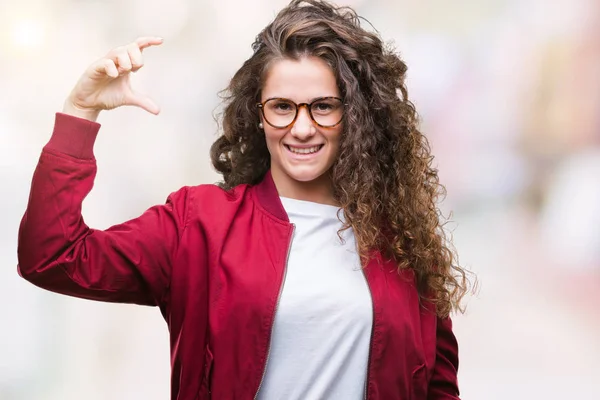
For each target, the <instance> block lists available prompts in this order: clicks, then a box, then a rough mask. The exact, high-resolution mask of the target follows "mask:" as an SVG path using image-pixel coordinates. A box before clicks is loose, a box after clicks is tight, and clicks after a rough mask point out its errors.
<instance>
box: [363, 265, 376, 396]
mask: <svg viewBox="0 0 600 400" xmlns="http://www.w3.org/2000/svg"><path fill="white" fill-rule="evenodd" d="M362 273H363V275H364V277H365V281H366V282H367V288H368V289H369V296H370V297H371V307H372V309H373V321H372V322H371V335H370V336H369V355H368V356H367V374H366V376H365V400H367V399H368V398H369V369H370V366H371V347H372V346H373V330H374V329H375V304H373V292H372V291H371V286H370V285H369V279H367V274H366V273H365V269H364V268H362Z"/></svg>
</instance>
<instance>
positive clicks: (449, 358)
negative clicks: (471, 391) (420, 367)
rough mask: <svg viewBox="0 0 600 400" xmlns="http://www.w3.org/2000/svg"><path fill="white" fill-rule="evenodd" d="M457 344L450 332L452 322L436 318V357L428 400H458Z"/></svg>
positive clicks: (448, 319)
mask: <svg viewBox="0 0 600 400" xmlns="http://www.w3.org/2000/svg"><path fill="white" fill-rule="evenodd" d="M457 373H458V343H457V341H456V337H455V336H454V333H453V332H452V320H451V319H450V317H448V318H444V319H441V318H438V319H437V328H436V357H435V366H434V369H433V375H432V376H431V380H430V381H429V390H428V395H427V399H428V400H459V397H458V396H459V390H458V381H457Z"/></svg>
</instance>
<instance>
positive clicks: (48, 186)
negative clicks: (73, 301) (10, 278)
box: [18, 114, 187, 305]
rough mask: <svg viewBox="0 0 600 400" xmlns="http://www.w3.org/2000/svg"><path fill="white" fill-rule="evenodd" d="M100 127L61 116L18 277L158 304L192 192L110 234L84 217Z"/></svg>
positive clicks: (33, 202)
mask: <svg viewBox="0 0 600 400" xmlns="http://www.w3.org/2000/svg"><path fill="white" fill-rule="evenodd" d="M99 128H100V125H99V124H97V123H95V122H91V121H87V120H84V119H79V118H75V117H72V116H68V115H65V114H57V116H56V124H55V128H54V132H53V134H52V138H51V139H50V141H49V143H48V144H47V145H46V146H45V147H44V149H43V151H42V154H41V156H40V159H39V163H38V165H37V167H36V170H35V173H34V176H33V181H32V184H31V192H30V196H29V202H28V205H27V210H26V212H25V215H24V216H23V219H22V221H21V226H20V229H19V243H18V260H19V266H18V271H19V274H20V275H21V276H22V277H23V278H25V279H27V280H28V281H30V282H32V283H34V284H35V285H37V286H40V287H42V288H45V289H48V290H51V291H54V292H57V293H62V294H67V295H71V296H77V297H82V298H86V299H93V300H102V301H109V302H125V303H137V304H144V305H158V304H160V303H161V302H162V300H163V298H164V296H165V294H166V292H167V290H168V286H169V280H170V271H171V263H172V260H173V258H174V257H175V254H176V253H177V250H178V246H179V241H180V238H181V235H182V232H183V229H184V227H185V209H186V201H187V190H186V189H182V190H180V191H179V192H176V193H174V194H172V195H171V196H170V197H169V199H168V201H167V203H166V204H165V205H162V206H157V207H153V208H150V209H149V210H147V211H146V212H145V213H144V214H143V215H142V216H140V217H138V218H136V219H133V220H130V221H128V222H125V223H123V224H119V225H115V226H113V227H111V228H109V229H107V230H105V231H100V230H95V229H91V228H89V227H88V226H87V225H86V224H85V222H84V220H83V217H82V215H81V206H82V202H83V200H84V198H85V197H86V196H87V194H88V193H89V192H90V190H91V188H92V186H93V181H94V177H95V174H96V162H95V159H94V157H93V153H92V147H93V143H94V140H95V138H96V135H97V133H98V130H99Z"/></svg>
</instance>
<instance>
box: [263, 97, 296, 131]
mask: <svg viewBox="0 0 600 400" xmlns="http://www.w3.org/2000/svg"><path fill="white" fill-rule="evenodd" d="M263 111H264V116H265V119H266V120H267V122H268V123H269V124H271V125H273V126H275V127H285V126H288V125H289V124H291V123H292V121H293V120H294V117H296V105H295V104H294V103H293V102H292V101H291V100H286V99H271V100H269V101H267V102H266V103H265V106H264V107H263Z"/></svg>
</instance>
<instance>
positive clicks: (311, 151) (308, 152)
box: [288, 146, 321, 154]
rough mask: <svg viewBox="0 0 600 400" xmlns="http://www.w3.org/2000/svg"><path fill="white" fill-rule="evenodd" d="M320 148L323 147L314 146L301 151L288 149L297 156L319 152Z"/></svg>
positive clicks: (289, 147)
mask: <svg viewBox="0 0 600 400" xmlns="http://www.w3.org/2000/svg"><path fill="white" fill-rule="evenodd" d="M320 148H321V146H314V147H309V148H303V149H300V148H297V147H292V146H288V149H290V151H291V152H292V153H296V154H311V153H316V152H317V151H319V149H320Z"/></svg>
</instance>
